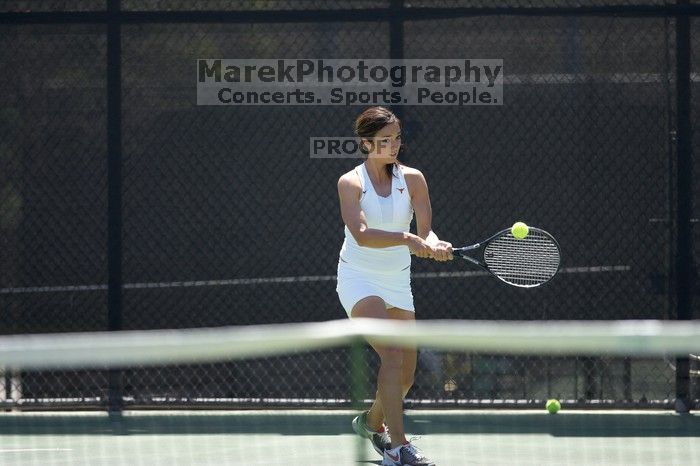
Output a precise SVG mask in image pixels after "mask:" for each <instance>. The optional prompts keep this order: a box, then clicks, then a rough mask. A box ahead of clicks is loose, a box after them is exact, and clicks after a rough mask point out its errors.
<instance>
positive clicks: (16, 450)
mask: <svg viewBox="0 0 700 466" xmlns="http://www.w3.org/2000/svg"><path fill="white" fill-rule="evenodd" d="M30 451H31V452H35V451H73V449H72V448H3V449H0V453H25V452H30Z"/></svg>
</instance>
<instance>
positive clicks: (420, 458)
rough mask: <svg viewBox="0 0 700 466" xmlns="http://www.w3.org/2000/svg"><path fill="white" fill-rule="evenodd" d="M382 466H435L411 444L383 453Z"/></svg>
mask: <svg viewBox="0 0 700 466" xmlns="http://www.w3.org/2000/svg"><path fill="white" fill-rule="evenodd" d="M382 466H435V463H433V462H432V461H430V460H429V459H428V458H426V457H425V455H424V454H423V453H422V452H421V451H420V450H419V449H418V448H416V447H415V446H414V445H413V444H412V443H407V444H405V445H401V446H398V447H396V448H394V449H387V450H385V451H384V460H383V461H382Z"/></svg>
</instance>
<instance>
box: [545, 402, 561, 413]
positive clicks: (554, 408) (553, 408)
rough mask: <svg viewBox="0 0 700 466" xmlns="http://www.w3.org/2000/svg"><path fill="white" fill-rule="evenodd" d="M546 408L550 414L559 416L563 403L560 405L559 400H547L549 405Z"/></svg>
mask: <svg viewBox="0 0 700 466" xmlns="http://www.w3.org/2000/svg"><path fill="white" fill-rule="evenodd" d="M544 407H545V408H547V411H549V414H557V413H558V412H559V410H560V409H561V403H559V400H547V404H546V405H544Z"/></svg>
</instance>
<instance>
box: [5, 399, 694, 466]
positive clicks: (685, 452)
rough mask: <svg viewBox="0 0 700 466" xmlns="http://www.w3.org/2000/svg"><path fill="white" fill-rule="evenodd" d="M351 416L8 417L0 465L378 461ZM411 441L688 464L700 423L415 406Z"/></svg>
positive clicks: (522, 454) (503, 457)
mask: <svg viewBox="0 0 700 466" xmlns="http://www.w3.org/2000/svg"><path fill="white" fill-rule="evenodd" d="M353 413H354V411H350V410H322V411H321V410H293V411H285V410H282V411H270V410H251V411H199V412H198V411H168V412H163V411H136V412H127V413H125V414H123V415H122V416H121V418H115V419H110V418H109V417H108V416H107V414H105V413H86V412H83V413H65V412H64V413H47V412H41V413H11V414H7V413H6V414H5V415H4V416H3V417H2V424H1V427H0V463H1V464H3V465H9V466H15V465H17V466H19V465H68V464H72V465H149V466H161V465H163V466H165V465H168V466H170V465H178V464H183V465H185V464H186V465H195V464H196V465H221V464H244V465H261V466H262V465H265V466H267V465H331V464H332V465H358V464H380V463H381V460H380V458H379V456H378V455H377V454H376V453H375V452H374V450H372V449H371V448H370V447H369V443H366V442H364V441H363V442H362V443H361V445H359V449H358V438H357V437H356V436H354V435H353V433H352V429H351V427H350V421H351V419H352V417H353V416H354V414H353ZM407 426H408V429H409V431H410V432H411V433H412V434H414V435H416V436H419V437H420V438H419V439H417V440H416V444H417V445H419V446H420V447H421V448H422V449H423V450H424V451H425V452H426V454H429V455H430V457H431V458H432V459H433V460H434V461H435V462H436V464H438V465H442V466H451V465H455V466H458V465H492V464H503V465H505V464H518V465H552V466H553V465H601V464H605V465H621V466H622V465H625V466H627V465H684V466H686V465H693V464H699V462H700V417H698V416H696V415H677V414H673V413H671V412H668V411H644V412H630V411H571V412H564V411H562V412H560V413H558V414H556V415H550V414H547V413H546V412H545V411H544V410H541V411H532V410H527V411H523V410H517V411H514V410H502V411H494V410H488V411H486V410H457V411H454V410H452V411H444V410H413V411H409V412H408V413H407Z"/></svg>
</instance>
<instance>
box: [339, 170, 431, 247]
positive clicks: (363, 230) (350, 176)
mask: <svg viewBox="0 0 700 466" xmlns="http://www.w3.org/2000/svg"><path fill="white" fill-rule="evenodd" d="M361 194H362V186H361V185H360V180H359V179H358V178H357V176H356V175H355V172H354V171H351V172H349V173H346V174H345V175H343V176H341V177H340V179H339V180H338V196H339V198H340V213H341V215H342V217H343V222H344V223H345V225H346V226H347V227H348V230H350V233H352V236H353V238H355V241H357V244H359V245H360V246H364V247H368V248H387V247H390V246H408V248H409V249H410V250H411V252H412V253H413V254H415V255H416V256H418V257H430V255H431V252H432V248H431V247H430V246H429V245H428V243H426V241H425V240H424V239H422V238H420V237H419V236H416V235H414V234H413V233H410V232H408V231H403V232H392V231H385V230H378V229H376V228H368V227H367V219H366V217H365V213H364V212H363V211H362V207H361V206H360V195H361Z"/></svg>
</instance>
